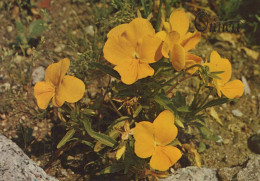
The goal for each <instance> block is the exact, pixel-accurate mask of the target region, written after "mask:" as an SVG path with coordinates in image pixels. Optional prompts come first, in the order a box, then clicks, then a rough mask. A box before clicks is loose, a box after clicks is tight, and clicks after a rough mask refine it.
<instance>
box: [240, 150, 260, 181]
mask: <svg viewBox="0 0 260 181" xmlns="http://www.w3.org/2000/svg"><path fill="white" fill-rule="evenodd" d="M236 180H237V181H245V180H246V181H257V180H260V156H259V155H252V156H251V157H250V159H249V161H248V162H247V164H246V167H245V168H243V169H242V170H240V171H239V172H238V173H237V175H236Z"/></svg>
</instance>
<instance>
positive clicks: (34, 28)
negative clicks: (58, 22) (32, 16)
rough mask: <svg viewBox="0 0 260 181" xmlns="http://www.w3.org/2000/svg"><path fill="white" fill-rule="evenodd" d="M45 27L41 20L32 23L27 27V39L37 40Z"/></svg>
mask: <svg viewBox="0 0 260 181" xmlns="http://www.w3.org/2000/svg"><path fill="white" fill-rule="evenodd" d="M46 27H47V26H46V24H45V22H44V21H43V20H36V21H33V22H32V23H31V24H30V26H29V38H37V37H39V36H41V34H42V32H43V31H44V29H45V28H46Z"/></svg>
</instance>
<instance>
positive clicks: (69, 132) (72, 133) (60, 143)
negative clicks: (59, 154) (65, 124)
mask: <svg viewBox="0 0 260 181" xmlns="http://www.w3.org/2000/svg"><path fill="white" fill-rule="evenodd" d="M74 134H75V129H70V130H69V131H68V132H67V133H66V134H65V136H64V137H63V138H62V140H60V142H59V143H58V145H57V148H58V149H59V148H60V147H62V146H63V145H65V144H66V143H67V142H68V141H70V139H71V138H72V137H73V135H74Z"/></svg>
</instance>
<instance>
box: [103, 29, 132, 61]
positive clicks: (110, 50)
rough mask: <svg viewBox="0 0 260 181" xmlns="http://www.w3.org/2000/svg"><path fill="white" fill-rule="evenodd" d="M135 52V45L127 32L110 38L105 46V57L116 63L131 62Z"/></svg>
mask: <svg viewBox="0 0 260 181" xmlns="http://www.w3.org/2000/svg"><path fill="white" fill-rule="evenodd" d="M134 52H135V47H134V46H133V45H132V44H131V42H130V41H129V39H128V38H127V36H126V34H125V33H123V34H122V35H120V36H112V37H110V38H108V40H107V41H106V43H105V45H104V48H103V53H104V57H105V59H106V60H107V61H109V62H110V63H112V64H114V65H120V64H124V63H126V62H130V61H131V60H132V58H133V55H134Z"/></svg>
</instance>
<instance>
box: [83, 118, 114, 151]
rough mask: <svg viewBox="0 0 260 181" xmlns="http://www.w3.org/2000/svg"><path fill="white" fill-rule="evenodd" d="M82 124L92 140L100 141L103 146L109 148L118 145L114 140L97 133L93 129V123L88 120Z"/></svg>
mask: <svg viewBox="0 0 260 181" xmlns="http://www.w3.org/2000/svg"><path fill="white" fill-rule="evenodd" d="M82 123H83V125H84V128H85V130H86V131H87V133H88V134H89V136H91V137H92V138H94V139H96V140H98V141H100V142H101V143H102V144H104V145H107V146H109V147H113V146H114V145H115V144H116V140H114V139H113V138H111V137H109V136H107V135H105V134H103V133H98V132H95V131H94V130H93V129H92V128H91V123H90V121H89V120H88V119H85V120H82Z"/></svg>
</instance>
